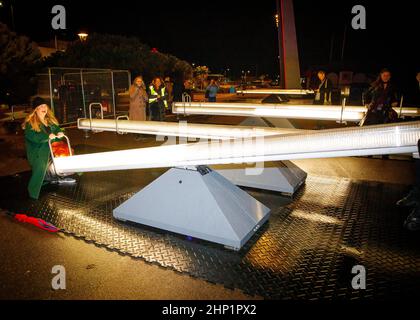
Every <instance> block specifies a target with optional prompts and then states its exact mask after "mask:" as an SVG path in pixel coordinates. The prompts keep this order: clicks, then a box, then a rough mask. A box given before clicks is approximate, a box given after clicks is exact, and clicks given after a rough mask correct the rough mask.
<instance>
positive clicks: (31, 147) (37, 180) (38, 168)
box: [25, 123, 63, 199]
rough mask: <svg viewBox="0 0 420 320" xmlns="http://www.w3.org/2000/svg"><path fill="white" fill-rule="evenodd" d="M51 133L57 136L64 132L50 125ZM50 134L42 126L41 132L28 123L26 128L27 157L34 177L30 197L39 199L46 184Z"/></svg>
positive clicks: (30, 185)
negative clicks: (44, 183)
mask: <svg viewBox="0 0 420 320" xmlns="http://www.w3.org/2000/svg"><path fill="white" fill-rule="evenodd" d="M50 128H51V132H52V133H54V134H57V133H59V132H62V131H63V130H62V129H61V128H60V127H59V126H56V125H50ZM48 136H49V135H48V133H47V131H46V129H45V126H43V125H41V131H40V132H36V131H35V130H33V129H32V126H31V125H30V124H29V123H28V124H27V125H26V128H25V145H26V155H27V158H28V161H29V164H30V165H31V168H32V176H31V179H30V180H29V185H28V191H29V196H30V197H31V198H33V199H38V197H39V193H40V192H41V187H42V185H43V182H44V177H45V173H46V171H47V167H48V160H49V157H50V148H49V146H48V140H49V138H48Z"/></svg>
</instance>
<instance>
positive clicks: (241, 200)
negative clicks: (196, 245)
mask: <svg viewBox="0 0 420 320" xmlns="http://www.w3.org/2000/svg"><path fill="white" fill-rule="evenodd" d="M113 215H114V217H115V218H116V219H118V220H122V221H132V222H136V223H140V224H144V225H148V226H151V227H155V228H159V229H163V230H168V231H171V232H175V233H179V234H183V235H187V236H191V237H195V238H199V239H203V240H207V241H211V242H215V243H219V244H223V245H225V246H227V247H230V248H233V249H236V250H239V249H240V248H241V247H242V246H243V245H244V244H245V243H246V242H247V241H248V240H249V239H250V238H251V237H252V235H253V234H254V233H255V232H256V231H257V230H258V229H259V228H260V227H261V226H262V225H263V224H264V222H266V221H267V219H268V217H269V215H270V209H268V208H267V207H266V206H264V205H263V204H262V203H260V202H259V201H257V200H256V199H254V198H253V197H251V196H250V195H249V194H248V193H246V192H245V191H243V190H242V189H240V188H239V187H237V186H235V185H234V184H232V183H231V182H230V181H228V180H227V179H226V178H224V177H223V176H221V175H220V174H218V173H217V172H215V171H213V170H211V169H210V168H208V167H205V166H198V167H191V168H172V169H170V170H168V171H167V172H166V173H164V174H163V175H162V176H160V177H159V178H157V179H156V180H155V181H153V182H152V183H150V184H149V185H148V186H146V187H145V188H143V189H142V190H140V191H139V192H138V193H136V194H135V195H134V196H132V197H131V198H130V199H129V200H127V201H125V202H124V203H123V204H121V205H120V206H119V207H117V208H116V209H114V211H113Z"/></svg>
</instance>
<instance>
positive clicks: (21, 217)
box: [0, 210, 60, 232]
mask: <svg viewBox="0 0 420 320" xmlns="http://www.w3.org/2000/svg"><path fill="white" fill-rule="evenodd" d="M0 212H3V213H5V214H7V215H9V216H11V217H13V218H14V219H15V220H17V221H19V222H23V223H29V224H32V225H34V226H35V227H37V228H39V229H42V230H45V231H48V232H58V231H60V229H59V228H57V227H56V226H54V225H52V224H51V223H49V222H46V221H45V220H42V219H40V218H35V217H31V216H27V215H26V214H17V213H13V212H11V211H8V210H0Z"/></svg>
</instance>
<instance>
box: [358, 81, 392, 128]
mask: <svg viewBox="0 0 420 320" xmlns="http://www.w3.org/2000/svg"><path fill="white" fill-rule="evenodd" d="M363 101H364V104H365V105H367V107H368V111H367V112H366V116H365V118H364V119H363V120H362V125H370V124H381V123H388V122H393V121H395V120H396V116H397V115H396V113H395V111H394V110H393V109H392V104H393V103H395V102H398V94H397V90H396V88H395V87H394V86H393V85H392V83H388V85H387V87H386V88H385V86H384V83H383V82H382V81H375V82H374V83H373V84H372V86H371V87H370V88H369V89H368V90H367V91H366V92H365V93H364V95H363Z"/></svg>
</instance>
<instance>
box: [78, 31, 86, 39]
mask: <svg viewBox="0 0 420 320" xmlns="http://www.w3.org/2000/svg"><path fill="white" fill-rule="evenodd" d="M77 35H78V36H79V39H80V41H86V39H87V37H88V34H87V33H86V32H79V33H78V34H77Z"/></svg>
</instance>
